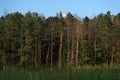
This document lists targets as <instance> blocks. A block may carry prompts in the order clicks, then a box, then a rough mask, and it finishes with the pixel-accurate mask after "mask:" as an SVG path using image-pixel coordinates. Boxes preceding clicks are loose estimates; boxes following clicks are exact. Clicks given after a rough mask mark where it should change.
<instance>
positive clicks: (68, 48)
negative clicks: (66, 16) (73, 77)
mask: <svg viewBox="0 0 120 80" xmlns="http://www.w3.org/2000/svg"><path fill="white" fill-rule="evenodd" d="M69 37H70V35H69V24H68V21H67V42H68V44H67V66H69V65H70V62H69V59H70V44H69V43H70V40H69Z"/></svg>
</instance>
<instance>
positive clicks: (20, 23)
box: [0, 11, 120, 70]
mask: <svg viewBox="0 0 120 80" xmlns="http://www.w3.org/2000/svg"><path fill="white" fill-rule="evenodd" d="M86 65H90V66H106V65H107V66H113V65H117V66H118V65H120V13H118V14H116V15H111V13H110V11H108V12H106V13H105V14H103V13H100V14H99V15H97V16H94V17H93V18H89V17H87V16H86V17H85V18H82V19H81V18H80V17H79V16H77V15H73V14H71V13H70V12H69V13H67V14H66V16H63V13H62V12H59V13H57V14H56V16H50V17H48V18H46V17H44V16H43V15H41V14H39V13H37V12H27V13H26V14H25V15H23V14H21V13H20V12H15V13H8V14H5V15H3V16H1V17H0V70H5V69H7V68H8V67H12V68H27V69H28V68H41V67H44V68H47V69H49V70H53V68H57V69H59V70H61V69H63V68H69V67H70V68H74V67H79V66H86Z"/></svg>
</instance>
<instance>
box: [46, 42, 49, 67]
mask: <svg viewBox="0 0 120 80" xmlns="http://www.w3.org/2000/svg"><path fill="white" fill-rule="evenodd" d="M49 54H50V43H49V44H48V50H47V55H46V66H48V59H49Z"/></svg>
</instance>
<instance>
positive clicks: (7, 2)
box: [0, 0, 120, 18]
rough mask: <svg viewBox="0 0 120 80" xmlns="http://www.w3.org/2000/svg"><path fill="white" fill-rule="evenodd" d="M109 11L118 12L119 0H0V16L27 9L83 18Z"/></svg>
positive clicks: (50, 14) (51, 14)
mask: <svg viewBox="0 0 120 80" xmlns="http://www.w3.org/2000/svg"><path fill="white" fill-rule="evenodd" d="M108 10H109V11H111V14H113V15H116V14H117V13H119V12H120V0H0V16H2V15H4V12H5V11H6V12H7V13H14V12H17V11H18V12H21V13H22V14H25V13H26V12H28V11H31V12H38V13H39V14H42V15H44V16H45V17H49V16H55V15H56V13H57V12H60V11H61V12H62V13H64V14H66V13H68V12H71V13H72V14H77V15H78V16H79V17H81V18H83V17H85V16H88V17H93V16H96V15H98V14H100V13H106V12H107V11H108Z"/></svg>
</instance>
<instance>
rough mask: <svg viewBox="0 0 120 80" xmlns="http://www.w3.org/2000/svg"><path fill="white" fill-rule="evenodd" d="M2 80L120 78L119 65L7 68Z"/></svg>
mask: <svg viewBox="0 0 120 80" xmlns="http://www.w3.org/2000/svg"><path fill="white" fill-rule="evenodd" d="M0 80H120V68H119V67H80V68H77V69H76V68H74V69H63V70H61V71H58V70H57V69H54V70H53V71H49V70H46V69H42V70H39V69H38V70H10V69H9V70H5V71H0Z"/></svg>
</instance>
